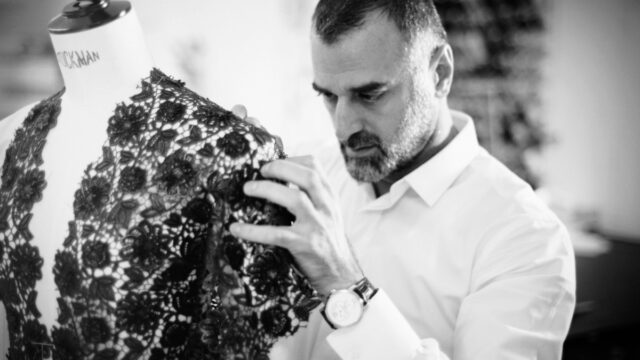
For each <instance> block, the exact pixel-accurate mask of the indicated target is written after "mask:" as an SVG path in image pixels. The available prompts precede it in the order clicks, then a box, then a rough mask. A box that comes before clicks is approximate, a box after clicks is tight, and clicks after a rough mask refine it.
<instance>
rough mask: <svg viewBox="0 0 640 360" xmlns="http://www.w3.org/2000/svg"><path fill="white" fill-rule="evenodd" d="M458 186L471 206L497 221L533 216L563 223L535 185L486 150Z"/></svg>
mask: <svg viewBox="0 0 640 360" xmlns="http://www.w3.org/2000/svg"><path fill="white" fill-rule="evenodd" d="M457 183H458V184H457V185H458V186H460V187H461V190H460V191H461V192H462V193H463V194H467V197H468V198H471V199H472V200H473V201H472V202H471V204H472V205H471V207H472V208H474V209H473V211H475V212H480V211H481V212H482V213H484V214H485V215H486V216H487V217H488V218H491V219H493V220H494V221H500V220H501V219H509V218H517V217H523V218H530V219H532V221H543V222H547V223H550V224H551V223H559V222H560V221H559V220H558V218H557V217H556V216H555V214H554V213H553V212H552V211H551V210H550V209H549V207H548V206H547V204H545V203H544V201H543V200H542V199H541V198H540V197H539V196H538V195H537V194H536V193H535V191H534V190H533V189H532V187H531V186H530V185H529V184H528V183H526V182H525V181H524V180H522V179H521V178H520V177H518V176H517V175H516V174H515V173H513V172H512V171H511V170H510V169H508V168H507V167H506V166H505V165H504V164H502V163H501V162H500V161H499V160H497V159H496V158H495V157H493V156H492V155H490V154H489V153H488V152H487V151H486V150H481V151H480V153H479V155H478V156H477V157H476V158H475V159H474V160H473V161H472V162H471V164H470V165H469V167H468V168H467V169H466V170H465V171H464V172H463V174H462V175H461V176H460V179H459V180H458V181H457Z"/></svg>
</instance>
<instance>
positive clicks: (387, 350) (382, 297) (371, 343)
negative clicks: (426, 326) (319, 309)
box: [327, 289, 422, 360]
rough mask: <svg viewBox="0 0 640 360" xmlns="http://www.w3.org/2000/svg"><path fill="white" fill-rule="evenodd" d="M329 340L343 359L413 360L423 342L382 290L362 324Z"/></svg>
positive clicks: (371, 304) (335, 332) (330, 336)
mask: <svg viewBox="0 0 640 360" xmlns="http://www.w3.org/2000/svg"><path fill="white" fill-rule="evenodd" d="M327 341H328V342H329V345H331V347H332V348H333V350H334V351H335V352H336V353H338V355H339V356H340V358H341V359H343V360H358V359H367V360H375V359H397V360H401V359H413V358H414V356H415V355H416V353H418V351H419V349H421V347H422V346H421V343H420V339H419V338H418V335H417V334H416V332H415V331H414V330H413V329H412V328H411V325H409V323H408V322H407V320H406V319H405V318H404V316H402V314H401V313H400V311H399V310H398V308H396V306H395V305H394V304H393V302H392V301H391V299H389V297H388V296H387V294H386V293H385V292H384V291H383V290H382V289H378V293H377V294H376V295H375V296H374V297H373V299H371V301H369V303H368V304H367V307H366V309H365V312H364V314H363V315H362V318H361V319H360V321H359V322H358V323H357V324H355V325H352V326H349V327H346V328H342V329H338V330H335V331H334V332H332V333H331V334H330V335H329V336H327Z"/></svg>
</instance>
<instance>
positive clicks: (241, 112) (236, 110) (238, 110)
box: [231, 104, 262, 127]
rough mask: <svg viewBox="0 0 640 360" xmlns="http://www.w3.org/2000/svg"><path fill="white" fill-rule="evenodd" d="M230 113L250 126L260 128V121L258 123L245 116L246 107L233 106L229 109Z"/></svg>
mask: <svg viewBox="0 0 640 360" xmlns="http://www.w3.org/2000/svg"><path fill="white" fill-rule="evenodd" d="M231 112H232V113H233V115H235V116H237V117H239V118H240V119H242V120H244V121H246V122H248V123H250V124H251V125H255V126H259V127H262V125H261V124H260V121H258V119H256V118H254V117H251V116H247V115H248V112H247V107H246V106H244V105H240V104H237V105H234V106H233V107H232V108H231Z"/></svg>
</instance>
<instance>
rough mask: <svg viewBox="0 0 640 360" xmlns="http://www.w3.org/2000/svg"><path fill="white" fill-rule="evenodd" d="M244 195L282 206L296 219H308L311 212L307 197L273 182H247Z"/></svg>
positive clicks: (311, 205)
mask: <svg viewBox="0 0 640 360" xmlns="http://www.w3.org/2000/svg"><path fill="white" fill-rule="evenodd" d="M244 193H245V194H247V195H249V196H254V197H259V198H262V199H266V200H269V201H271V202H273V203H276V204H278V205H280V206H284V207H285V208H287V210H289V211H290V212H291V213H292V214H293V215H295V216H296V218H308V217H309V215H310V214H311V213H312V211H313V204H312V203H311V200H310V199H309V197H307V195H305V194H304V193H303V192H301V191H300V190H297V189H292V188H289V187H287V186H284V185H282V184H278V183H275V182H273V181H269V180H261V181H248V182H247V183H245V185H244Z"/></svg>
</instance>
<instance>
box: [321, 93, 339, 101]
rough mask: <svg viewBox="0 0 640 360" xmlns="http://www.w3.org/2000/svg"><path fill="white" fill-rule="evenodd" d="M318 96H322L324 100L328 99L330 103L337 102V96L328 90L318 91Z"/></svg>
mask: <svg viewBox="0 0 640 360" xmlns="http://www.w3.org/2000/svg"><path fill="white" fill-rule="evenodd" d="M318 96H322V98H323V99H324V101H328V102H330V103H333V102H335V101H336V98H337V97H336V96H335V95H334V94H332V93H328V92H324V91H318Z"/></svg>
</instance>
